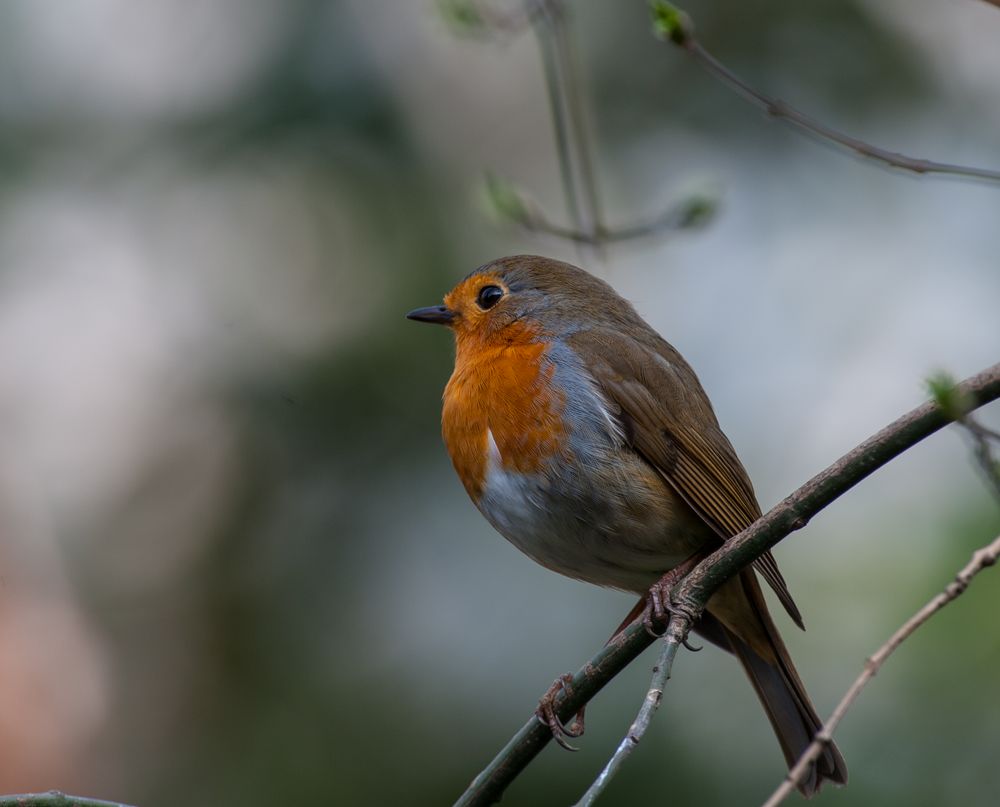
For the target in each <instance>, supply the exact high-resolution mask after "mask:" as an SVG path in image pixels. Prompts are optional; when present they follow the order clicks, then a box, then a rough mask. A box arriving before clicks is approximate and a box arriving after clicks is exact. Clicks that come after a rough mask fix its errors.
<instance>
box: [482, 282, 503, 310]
mask: <svg viewBox="0 0 1000 807" xmlns="http://www.w3.org/2000/svg"><path fill="white" fill-rule="evenodd" d="M501 297H503V289H501V288H500V287H499V286H483V287H482V288H481V289H480V290H479V294H477V295H476V303H478V304H479V307H480V308H481V309H483V311H485V310H486V309H488V308H493V306H495V305H496V304H497V303H498V302H500V298H501Z"/></svg>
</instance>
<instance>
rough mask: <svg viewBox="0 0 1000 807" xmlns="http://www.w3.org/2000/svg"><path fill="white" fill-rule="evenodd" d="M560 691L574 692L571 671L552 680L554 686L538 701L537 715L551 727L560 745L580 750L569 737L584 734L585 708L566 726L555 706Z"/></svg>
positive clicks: (554, 737)
mask: <svg viewBox="0 0 1000 807" xmlns="http://www.w3.org/2000/svg"><path fill="white" fill-rule="evenodd" d="M560 691H565V693H566V694H567V695H569V694H571V693H572V691H573V676H572V675H570V674H569V673H566V674H565V675H560V676H559V677H558V678H557V679H556V680H555V681H553V682H552V686H550V687H549V688H548V689H547V690H546V691H545V694H544V695H542V697H541V699H540V700H539V701H538V708H537V709H536V710H535V715H536V716H537V717H538V719H539V720H541V721H542V723H544V724H545V725H546V726H548V727H549V731H551V732H552V739H553V740H555V741H556V742H557V743H559V745H560V746H562V747H563V748H565V749H566V750H567V751H579V750H580V749H579V748H577V747H576V746H574V745H571V744H570V742H569V740H568V739H567V738H569V737H573V738H576V737H582V736H583V717H584V709H583V708H581V709H580V711H579V712H577V713H576V715H575V716H574V717H573V722H571V723H570V724H569V725H568V726H564V725H563V723H562V721H561V720H560V719H559V716H558V715H557V714H556V707H555V699H556V695H558V694H559V692H560Z"/></svg>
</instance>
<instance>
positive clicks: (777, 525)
mask: <svg viewBox="0 0 1000 807" xmlns="http://www.w3.org/2000/svg"><path fill="white" fill-rule="evenodd" d="M957 389H958V390H959V392H960V393H961V394H962V395H964V396H966V400H968V401H969V402H970V410H969V411H971V410H972V409H976V408H978V407H980V406H983V405H984V404H986V403H989V402H990V401H994V400H996V399H997V398H1000V364H995V365H993V366H992V367H989V368H987V369H986V370H983V371H982V372H981V373H978V374H977V375H975V376H972V377H971V378H968V379H966V380H965V381H963V382H962V383H961V384H958V385H957ZM953 420H954V418H953V417H951V416H949V414H948V413H947V412H946V411H945V410H943V409H942V408H941V407H940V406H938V405H937V404H936V403H935V402H933V401H929V402H927V403H924V404H922V405H921V406H918V407H917V408H916V409H914V410H912V411H911V412H909V413H908V414H906V415H904V416H903V417H901V418H899V419H897V420H896V421H894V422H893V423H891V424H890V425H889V426H887V427H886V428H884V429H882V430H881V431H880V432H878V433H877V434H875V435H874V436H873V437H870V438H869V439H868V440H866V441H865V442H863V443H862V444H861V445H859V446H857V447H856V448H854V449H853V450H851V451H849V452H848V453H847V454H845V455H844V456H843V457H842V458H841V459H839V460H838V461H837V462H835V463H834V464H833V465H831V466H830V467H829V468H828V469H826V470H825V471H823V472H822V473H820V474H819V475H817V476H815V477H813V479H811V480H810V481H809V482H807V483H806V484H805V485H803V486H802V487H801V488H799V489H798V490H797V491H795V492H794V493H793V494H792V495H791V496H789V497H787V498H786V499H785V500H784V501H782V502H781V503H780V504H778V505H777V506H775V507H774V508H772V509H771V510H770V511H768V513H767V514H766V515H764V516H762V517H761V518H759V519H757V521H755V522H754V523H753V524H752V525H751V526H750V527H748V528H747V529H745V530H744V531H743V532H741V533H740V534H739V535H737V536H735V537H734V538H732V539H730V540H729V541H727V542H726V544H725V545H724V546H723V547H722V548H721V549H720V550H718V551H717V552H714V553H713V554H712V555H710V556H709V557H708V558H706V559H705V560H704V561H702V562H701V563H700V564H699V565H698V566H697V567H695V569H694V570H693V571H692V572H691V574H689V575H688V576H687V577H685V578H684V579H683V580H682V581H681V582H680V583H679V584H678V585H677V586H676V587H675V589H674V591H673V592H671V607H672V608H673V609H674V611H673V615H672V616H671V619H670V622H671V623H672V624H671V626H670V628H668V629H670V630H674V629H676V630H677V631H678V636H682V635H683V636H686V628H687V627H688V626H689V624H690V620H691V619H692V618H693V617H694V616H695V615H697V614H698V613H700V612H701V610H702V609H703V608H704V605H705V603H706V602H708V599H709V598H710V597H711V596H712V594H713V593H714V592H715V590H716V589H717V588H718V587H719V586H721V585H722V584H723V583H724V582H725V581H726V580H728V579H729V578H730V577H732V576H734V575H735V574H737V573H738V572H739V571H740V570H741V569H743V568H744V567H746V566H748V565H750V563H752V562H753V560H754V559H755V558H757V557H758V556H760V555H762V554H763V553H764V552H765V551H766V550H768V549H770V548H771V547H772V546H774V545H775V544H776V543H778V541H780V540H781V539H782V538H784V537H785V536H787V535H788V534H789V533H791V532H793V531H795V530H798V529H801V528H802V527H804V526H805V525H806V523H808V521H809V519H810V518H811V517H812V516H814V515H815V514H816V513H818V512H819V511H820V510H822V509H823V508H824V507H826V506H827V505H829V504H830V503H831V502H833V501H834V500H836V499H837V498H838V497H840V496H841V495H842V494H844V493H846V492H847V491H848V490H850V489H851V488H853V487H854V486H855V485H856V484H858V483H859V482H860V481H861V480H863V479H865V478H866V477H867V476H869V475H870V474H872V473H873V472H875V471H876V470H877V469H878V468H881V467H882V466H883V465H885V464H886V463H888V462H889V461H890V460H892V459H893V458H894V457H897V456H899V455H900V454H902V453H903V452H904V451H906V450H907V449H909V448H911V447H913V446H914V445H916V444H917V443H919V442H920V441H921V440H923V439H924V438H926V437H928V436H930V435H931V434H933V433H934V432H936V431H939V430H940V429H941V428H943V427H944V426H946V425H947V424H948V423H951V422H952V421H953ZM652 641H653V640H652V639H651V638H650V636H649V635H648V634H647V632H646V628H645V626H644V625H643V624H642V623H641V621H640V622H636V623H633V624H632V625H630V626H629V627H627V628H625V630H623V631H621V632H620V633H619V634H618V635H617V636H616V637H615V639H614V640H613V641H612V642H611V643H610V644H608V645H607V646H606V647H605V648H603V649H602V650H601V651H600V652H599V653H598V654H597V655H595V656H594V657H593V658H592V659H591V660H590V661H589V662H588V663H587V664H585V665H584V666H583V667H582V668H581V669H580V670H579V671H578V672H577V673H576V674H575V675H574V676H573V683H572V685H571V687H569V694H564V695H563V696H561V697H557V699H556V704H555V711H556V714H557V715H558V717H559V718H560V719H562V720H564V721H565V720H569V719H570V718H571V717H572V716H573V715H574V714H576V713H577V712H578V711H579V710H580V707H582V706H583V705H585V704H586V703H587V702H589V701H590V700H591V699H592V698H593V697H594V696H595V695H596V694H597V693H598V692H600V690H601V689H603V688H604V686H605V685H606V684H607V683H608V682H609V681H610V680H611V679H612V678H614V676H616V675H617V674H618V673H619V672H621V670H623V669H624V668H625V667H626V666H628V664H629V663H630V662H631V661H632V660H633V659H634V658H636V657H637V656H638V655H639V654H640V653H641V652H642V651H643V650H645V649H646V648H647V647H649V645H650V644H651V643H652ZM564 692H565V690H564ZM551 739H552V733H551V732H550V731H549V729H548V727H547V726H543V725H542V724H541V723H540V722H539V721H538V720H537V718H535V717H534V715H533V716H532V717H531V718H530V719H529V720H528V722H527V723H526V724H525V725H524V726H522V727H521V729H520V730H519V731H518V732H517V733H516V734H515V735H514V736H513V737H512V738H511V739H510V741H509V742H508V743H507V745H506V746H504V748H503V749H502V750H501V751H500V752H499V753H498V754H497V755H496V757H495V758H494V759H493V760H492V761H491V762H490V763H489V765H487V766H486V767H485V768H484V769H483V770H482V772H480V774H479V775H478V776H476V778H475V779H474V780H473V781H472V783H471V784H470V785H469V787H468V789H467V790H466V791H465V792H464V793H463V794H462V795H461V796H460V797H459V799H458V801H457V802H456V804H457V805H465V806H466V807H468V805H484V804H492V803H494V802H495V801H497V800H498V799H499V798H500V797H501V796H502V795H503V792H504V790H506V788H507V786H508V785H510V783H511V782H513V781H514V779H516V778H517V776H518V775H519V774H520V773H521V771H523V770H524V768H525V767H527V765H528V764H529V763H530V762H531V761H532V760H533V759H534V758H535V757H536V756H537V755H538V754H539V753H540V752H541V751H542V749H543V748H544V747H545V746H546V745H547V744H548V743H549V741H550V740H551Z"/></svg>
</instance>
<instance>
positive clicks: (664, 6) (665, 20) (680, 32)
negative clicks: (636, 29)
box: [649, 0, 694, 45]
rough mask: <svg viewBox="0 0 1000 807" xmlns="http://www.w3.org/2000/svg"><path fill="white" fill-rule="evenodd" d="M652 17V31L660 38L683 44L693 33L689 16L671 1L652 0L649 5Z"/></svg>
mask: <svg viewBox="0 0 1000 807" xmlns="http://www.w3.org/2000/svg"><path fill="white" fill-rule="evenodd" d="M649 11H650V14H651V16H652V18H653V33H654V34H655V35H656V36H657V37H659V38H660V39H669V40H670V41H671V42H673V43H674V44H675V45H685V44H687V42H688V41H689V40H690V39H691V35H692V34H693V33H694V26H693V25H692V24H691V18H690V17H688V15H687V14H685V13H684V12H683V11H681V10H680V9H679V8H677V6H675V5H674V4H673V3H668V2H666V0H653V2H652V3H650V7H649Z"/></svg>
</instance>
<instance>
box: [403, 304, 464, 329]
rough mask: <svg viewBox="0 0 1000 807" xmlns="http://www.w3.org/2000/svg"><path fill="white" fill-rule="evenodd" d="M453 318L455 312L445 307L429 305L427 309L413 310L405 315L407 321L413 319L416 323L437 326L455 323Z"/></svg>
mask: <svg viewBox="0 0 1000 807" xmlns="http://www.w3.org/2000/svg"><path fill="white" fill-rule="evenodd" d="M455 317H456V314H455V312H454V311H452V310H451V309H450V308H448V306H445V305H430V306H427V308H415V309H414V310H413V311H411V312H410V313H409V314H407V315H406V318H407V319H415V320H416V321H417V322H434V323H437V324H438V325H451V323H452V322H454V321H455Z"/></svg>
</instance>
